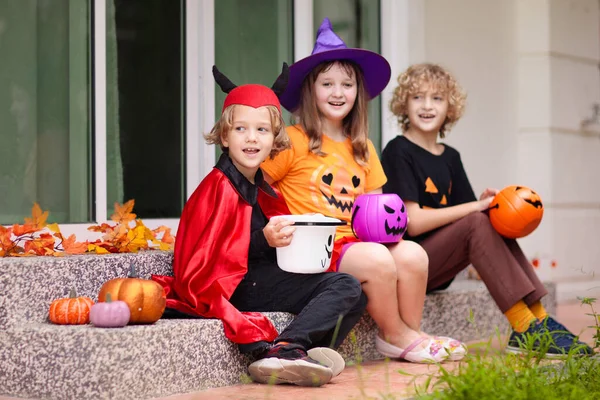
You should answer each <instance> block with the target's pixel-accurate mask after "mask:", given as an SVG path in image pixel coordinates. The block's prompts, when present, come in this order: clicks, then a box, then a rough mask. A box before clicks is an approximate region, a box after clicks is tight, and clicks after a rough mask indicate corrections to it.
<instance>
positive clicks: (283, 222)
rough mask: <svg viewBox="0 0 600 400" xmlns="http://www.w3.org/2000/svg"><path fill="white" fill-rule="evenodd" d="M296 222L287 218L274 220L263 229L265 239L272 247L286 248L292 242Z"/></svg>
mask: <svg viewBox="0 0 600 400" xmlns="http://www.w3.org/2000/svg"><path fill="white" fill-rule="evenodd" d="M291 225H294V221H290V220H287V219H285V218H272V219H270V220H269V223H268V224H267V225H266V226H265V227H264V228H263V233H264V234H265V239H267V243H269V246H271V247H285V246H288V245H289V244H290V243H291V242H292V236H293V235H294V231H295V230H296V228H294V227H293V226H291Z"/></svg>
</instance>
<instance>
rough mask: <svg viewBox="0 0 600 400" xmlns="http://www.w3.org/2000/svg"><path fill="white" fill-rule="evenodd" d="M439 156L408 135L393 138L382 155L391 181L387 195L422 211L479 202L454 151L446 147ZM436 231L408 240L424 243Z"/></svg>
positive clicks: (384, 190) (387, 188) (384, 167)
mask: <svg viewBox="0 0 600 400" xmlns="http://www.w3.org/2000/svg"><path fill="white" fill-rule="evenodd" d="M442 145H443V146H444V151H443V152H442V154H440V155H435V154H433V153H430V152H429V151H427V150H425V149H424V148H422V147H420V146H418V145H416V144H414V143H413V142H411V141H410V140H408V139H407V138H406V137H404V136H397V137H395V138H394V139H392V140H391V141H390V142H389V143H388V144H387V146H386V147H385V149H383V152H382V153H381V164H382V165H383V170H384V171H385V174H386V176H387V178H388V180H387V183H386V184H385V185H383V192H384V193H396V194H397V195H398V196H400V198H401V199H402V200H404V201H414V202H416V203H418V204H419V206H420V207H421V208H443V207H451V206H455V205H458V204H463V203H468V202H470V201H474V200H476V197H475V193H474V192H473V188H472V187H471V184H470V183H469V179H468V178H467V174H466V172H465V169H464V167H463V164H462V161H461V159H460V153H459V152H458V151H456V150H455V149H454V148H452V147H450V146H448V145H446V144H442ZM432 232H433V231H430V232H426V233H424V234H422V235H419V236H417V237H414V238H411V237H410V236H409V235H408V234H406V238H407V239H412V240H415V241H417V242H421V241H423V239H425V238H426V237H427V236H429V235H430V234H431V233H432Z"/></svg>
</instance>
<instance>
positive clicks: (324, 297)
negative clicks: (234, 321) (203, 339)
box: [230, 261, 367, 353]
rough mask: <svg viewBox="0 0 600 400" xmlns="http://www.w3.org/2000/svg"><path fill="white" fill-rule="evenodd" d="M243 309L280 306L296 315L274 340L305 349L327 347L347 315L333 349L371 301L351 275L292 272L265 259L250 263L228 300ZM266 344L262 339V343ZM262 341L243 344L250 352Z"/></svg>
mask: <svg viewBox="0 0 600 400" xmlns="http://www.w3.org/2000/svg"><path fill="white" fill-rule="evenodd" d="M230 302H231V304H233V305H234V306H235V307H236V308H237V309H238V310H240V311H259V312H268V311H280V312H289V313H292V314H296V318H294V320H293V321H292V322H291V323H290V324H289V325H288V326H287V328H285V330H284V331H283V332H281V334H280V335H279V336H278V337H277V339H275V343H277V342H289V343H296V344H300V345H302V346H303V347H304V348H305V349H307V350H308V349H311V348H313V347H329V346H330V345H331V341H332V339H333V334H334V330H335V327H336V325H337V322H338V318H339V316H340V315H341V316H343V318H342V322H341V324H340V327H339V330H338V334H337V337H336V338H335V342H334V343H333V348H338V347H339V346H340V345H341V344H342V342H343V341H344V339H345V338H346V336H348V334H349V333H350V330H351V329H352V328H353V327H354V325H356V323H357V322H358V321H359V319H360V318H361V316H362V315H363V313H364V311H365V308H366V306H367V297H366V296H365V294H364V293H363V292H362V288H361V285H360V282H359V281H358V280H357V279H356V278H354V277H353V276H351V275H348V274H344V273H340V272H332V273H321V274H294V273H290V272H286V271H283V270H282V269H280V268H279V267H278V266H277V265H276V264H274V263H271V262H268V261H264V262H261V263H259V264H255V265H251V266H250V268H249V269H248V273H247V274H246V276H245V277H244V279H243V280H242V281H241V282H240V284H239V285H238V287H237V288H236V290H235V292H234V293H233V295H232V296H231V299H230ZM264 345H265V343H262V346H264ZM260 347H261V344H260V343H256V344H250V345H240V351H242V352H243V353H247V352H250V351H252V352H253V351H255V350H256V349H257V348H260Z"/></svg>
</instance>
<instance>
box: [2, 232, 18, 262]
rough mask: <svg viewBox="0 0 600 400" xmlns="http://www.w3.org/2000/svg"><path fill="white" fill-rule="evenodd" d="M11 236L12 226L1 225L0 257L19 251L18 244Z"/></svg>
mask: <svg viewBox="0 0 600 400" xmlns="http://www.w3.org/2000/svg"><path fill="white" fill-rule="evenodd" d="M11 237H12V228H5V227H4V226H2V225H0V257H5V256H10V255H12V254H13V253H16V252H17V251H18V248H17V244H16V243H15V242H14V241H13V240H12V239H11Z"/></svg>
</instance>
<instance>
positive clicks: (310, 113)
mask: <svg viewBox="0 0 600 400" xmlns="http://www.w3.org/2000/svg"><path fill="white" fill-rule="evenodd" d="M336 63H337V64H338V65H339V66H340V67H341V68H342V69H343V70H344V72H346V73H347V74H348V75H349V76H350V77H355V78H356V84H357V93H356V101H355V102H354V106H353V107H352V110H350V113H348V115H347V116H346V117H345V118H344V120H343V121H342V125H343V130H344V134H345V135H346V136H347V137H349V138H350V140H351V142H352V153H353V156H354V160H355V161H356V162H357V163H358V164H359V165H361V166H363V167H366V166H367V165H368V164H367V162H368V161H369V147H368V145H367V140H368V138H369V122H368V118H367V111H368V109H367V106H368V104H367V103H368V100H369V96H368V94H367V90H366V88H365V84H364V78H363V73H362V70H361V69H360V67H359V66H358V65H356V64H355V63H353V62H350V61H345V60H339V61H328V62H323V63H321V64H319V65H318V66H316V67H315V68H314V69H313V70H312V71H311V73H310V74H309V75H308V76H307V77H306V78H305V79H304V82H303V83H302V91H301V95H300V107H299V108H298V111H297V112H296V115H297V117H298V118H299V119H300V121H299V122H300V125H301V126H302V129H304V132H306V134H307V136H308V138H309V144H308V147H309V150H310V151H311V152H312V153H314V154H316V155H319V156H324V155H326V154H325V153H324V152H323V151H321V146H322V136H323V132H322V130H321V118H322V114H321V112H320V111H319V109H318V107H317V101H316V99H315V82H316V80H317V78H318V76H319V74H320V73H322V72H327V71H329V69H330V68H331V67H332V66H333V65H334V64H336Z"/></svg>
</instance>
